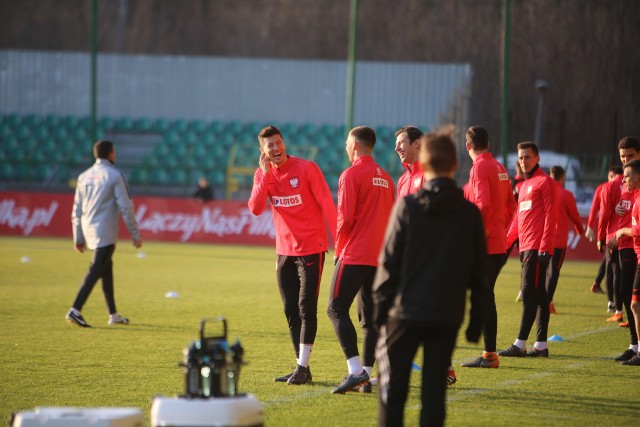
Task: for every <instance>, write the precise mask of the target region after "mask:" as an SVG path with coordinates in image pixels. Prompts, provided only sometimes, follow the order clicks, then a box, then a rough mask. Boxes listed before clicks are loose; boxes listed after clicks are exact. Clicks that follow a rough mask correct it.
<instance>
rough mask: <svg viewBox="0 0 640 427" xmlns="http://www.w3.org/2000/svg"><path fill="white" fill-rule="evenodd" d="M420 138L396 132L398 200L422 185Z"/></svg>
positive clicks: (413, 131)
mask: <svg viewBox="0 0 640 427" xmlns="http://www.w3.org/2000/svg"><path fill="white" fill-rule="evenodd" d="M421 137H422V131H421V130H420V129H418V128H417V127H415V126H404V127H401V128H400V129H398V130H397V131H396V153H398V156H399V157H400V161H401V162H402V166H403V167H404V168H405V169H406V171H405V173H404V174H402V176H401V177H400V178H399V179H398V197H397V198H398V199H401V198H402V197H404V196H408V195H409V194H413V193H415V192H416V191H418V190H420V189H421V188H422V184H423V183H424V171H423V170H422V165H421V164H420V138H421ZM450 365H451V364H450ZM456 381H457V378H456V372H455V371H454V369H453V366H449V374H448V375H447V384H448V385H453V384H455V383H456Z"/></svg>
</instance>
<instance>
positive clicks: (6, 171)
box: [0, 161, 13, 181]
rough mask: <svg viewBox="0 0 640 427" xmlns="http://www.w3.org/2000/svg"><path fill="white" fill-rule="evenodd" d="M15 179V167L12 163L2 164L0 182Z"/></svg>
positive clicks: (0, 165) (0, 166)
mask: <svg viewBox="0 0 640 427" xmlns="http://www.w3.org/2000/svg"><path fill="white" fill-rule="evenodd" d="M12 178H13V166H12V165H11V163H8V162H4V161H3V162H2V163H0V180H1V181H9V180H11V179H12Z"/></svg>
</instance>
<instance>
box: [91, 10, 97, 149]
mask: <svg viewBox="0 0 640 427" xmlns="http://www.w3.org/2000/svg"><path fill="white" fill-rule="evenodd" d="M97 27H98V0H91V95H90V96H91V141H92V142H95V141H96V140H97V139H98V124H97V118H96V115H97V111H96V109H97V93H98V87H97V81H98V69H97V56H98V29H97Z"/></svg>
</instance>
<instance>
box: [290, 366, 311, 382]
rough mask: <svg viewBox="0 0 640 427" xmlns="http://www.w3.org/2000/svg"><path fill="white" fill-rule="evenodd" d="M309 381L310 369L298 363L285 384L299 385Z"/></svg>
mask: <svg viewBox="0 0 640 427" xmlns="http://www.w3.org/2000/svg"><path fill="white" fill-rule="evenodd" d="M309 381H311V371H309V368H305V367H304V366H300V365H298V367H297V368H296V370H295V371H293V373H292V374H291V376H290V377H289V379H288V380H287V384H295V385H300V384H306V383H308V382H309Z"/></svg>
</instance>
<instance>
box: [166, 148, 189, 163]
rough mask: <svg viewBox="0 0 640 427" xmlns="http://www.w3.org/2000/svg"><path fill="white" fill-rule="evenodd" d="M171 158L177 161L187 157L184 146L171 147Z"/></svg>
mask: <svg viewBox="0 0 640 427" xmlns="http://www.w3.org/2000/svg"><path fill="white" fill-rule="evenodd" d="M170 152H171V156H173V157H175V158H176V159H177V160H180V159H182V158H184V157H186V156H187V152H188V150H187V146H186V145H185V144H176V145H173V146H171V148H170Z"/></svg>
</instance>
